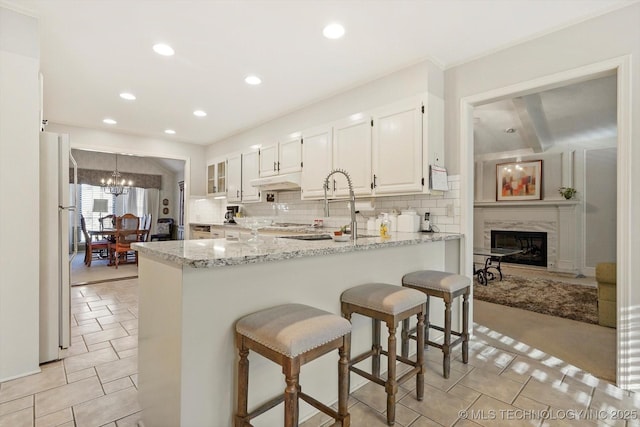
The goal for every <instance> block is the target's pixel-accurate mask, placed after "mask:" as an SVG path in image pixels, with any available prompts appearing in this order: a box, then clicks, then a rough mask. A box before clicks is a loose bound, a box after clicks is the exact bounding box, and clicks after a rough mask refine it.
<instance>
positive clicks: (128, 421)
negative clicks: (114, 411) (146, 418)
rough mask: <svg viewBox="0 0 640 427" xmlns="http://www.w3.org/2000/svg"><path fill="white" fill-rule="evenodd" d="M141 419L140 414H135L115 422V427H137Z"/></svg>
mask: <svg viewBox="0 0 640 427" xmlns="http://www.w3.org/2000/svg"><path fill="white" fill-rule="evenodd" d="M141 417H142V413H141V412H136V413H135V414H133V415H129V416H128V417H124V418H121V419H119V420H117V421H116V426H117V427H138V421H139V420H140V418H141Z"/></svg>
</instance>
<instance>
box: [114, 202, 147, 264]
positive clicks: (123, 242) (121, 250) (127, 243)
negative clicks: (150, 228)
mask: <svg viewBox="0 0 640 427" xmlns="http://www.w3.org/2000/svg"><path fill="white" fill-rule="evenodd" d="M139 235H140V218H139V217H137V216H135V215H134V214H132V213H126V214H124V215H122V216H119V217H116V232H115V236H114V237H115V242H113V243H111V244H110V250H109V252H110V253H111V255H112V256H113V257H114V261H115V264H116V268H118V264H119V263H120V256H121V254H124V258H125V261H126V259H127V253H128V252H131V243H134V242H137V241H138V236H139ZM133 252H134V256H135V260H136V265H137V264H138V252H136V251H133Z"/></svg>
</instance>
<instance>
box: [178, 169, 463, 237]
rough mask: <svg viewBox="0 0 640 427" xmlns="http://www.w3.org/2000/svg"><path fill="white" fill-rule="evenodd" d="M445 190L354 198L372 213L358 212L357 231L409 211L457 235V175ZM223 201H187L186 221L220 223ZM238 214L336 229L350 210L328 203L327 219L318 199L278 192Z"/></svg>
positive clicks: (245, 206)
mask: <svg viewBox="0 0 640 427" xmlns="http://www.w3.org/2000/svg"><path fill="white" fill-rule="evenodd" d="M448 182H449V191H445V192H438V193H439V194H420V195H405V196H389V197H370V198H358V199H357V201H356V203H357V204H358V205H360V204H361V203H360V202H364V203H362V205H367V203H370V205H371V207H372V209H373V210H365V209H367V208H363V209H361V212H360V213H359V214H358V215H357V221H358V229H359V230H365V229H366V228H367V219H369V218H371V217H376V216H377V215H379V214H381V213H383V212H387V213H391V212H393V210H396V211H397V212H398V213H400V211H401V210H403V209H407V208H412V209H414V210H415V211H416V212H418V214H419V215H421V216H423V215H424V213H425V212H429V213H430V214H431V224H432V225H433V226H434V228H436V230H439V231H442V232H451V233H458V232H460V176H459V175H451V176H449V177H448ZM226 205H227V203H226V200H214V199H209V198H197V199H196V198H192V199H191V200H190V222H193V223H220V222H222V221H224V213H225V211H226ZM241 212H242V213H243V215H246V216H270V217H273V218H274V219H275V220H276V221H277V222H291V223H300V224H312V223H313V220H314V219H323V220H324V225H325V227H339V226H342V225H346V224H349V222H350V216H349V215H350V214H349V212H350V210H349V205H348V201H347V200H339V201H330V202H329V214H330V215H329V217H327V218H324V202H323V201H322V200H300V191H279V192H277V193H276V198H275V202H260V203H246V204H241Z"/></svg>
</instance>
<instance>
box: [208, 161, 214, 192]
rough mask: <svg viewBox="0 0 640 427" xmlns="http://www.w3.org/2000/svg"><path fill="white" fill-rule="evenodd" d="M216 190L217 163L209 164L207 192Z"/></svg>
mask: <svg viewBox="0 0 640 427" xmlns="http://www.w3.org/2000/svg"><path fill="white" fill-rule="evenodd" d="M215 192H216V165H215V164H214V165H207V194H214V193H215Z"/></svg>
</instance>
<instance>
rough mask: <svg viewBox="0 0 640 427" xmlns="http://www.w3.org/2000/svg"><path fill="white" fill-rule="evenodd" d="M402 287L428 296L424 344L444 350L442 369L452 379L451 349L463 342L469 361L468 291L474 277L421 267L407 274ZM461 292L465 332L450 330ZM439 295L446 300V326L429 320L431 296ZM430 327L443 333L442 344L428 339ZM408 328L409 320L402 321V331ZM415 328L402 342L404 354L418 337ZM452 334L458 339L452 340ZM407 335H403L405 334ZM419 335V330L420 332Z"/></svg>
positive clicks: (466, 360) (403, 278) (465, 359)
mask: <svg viewBox="0 0 640 427" xmlns="http://www.w3.org/2000/svg"><path fill="white" fill-rule="evenodd" d="M402 286H405V287H408V288H412V289H416V290H419V291H421V292H424V293H425V294H426V295H427V309H426V316H425V317H426V320H425V322H426V324H425V328H424V335H425V336H424V343H425V345H427V346H429V345H430V346H433V347H437V348H439V349H442V353H443V356H442V371H443V375H444V377H445V378H449V373H450V371H451V348H452V347H454V346H456V345H458V344H459V343H460V342H462V362H463V363H468V361H469V292H470V289H471V280H469V278H468V277H466V276H461V275H459V274H453V273H446V272H444V271H436V270H419V271H414V272H413V273H409V274H405V275H404V276H403V277H402ZM460 295H462V298H463V303H462V331H461V332H457V331H452V330H451V302H452V301H453V300H454V299H455V298H456V297H458V296H460ZM430 297H438V298H442V299H443V300H444V307H445V308H444V327H440V326H435V325H432V324H431V322H430V320H429V298H430ZM429 328H431V329H436V330H438V331H441V332H444V341H443V343H442V344H439V343H437V342H434V341H430V340H429ZM404 329H407V330H408V329H409V324H408V322H405V323H403V330H404ZM414 333H415V331H414V330H411V331H409V333H408V334H406V336H407V339H405V340H403V342H402V354H403V355H405V354H407V353H408V348H409V347H408V344H409V339H415V338H416V336H415V335H413V334H414ZM451 335H456V336H457V337H458V338H457V339H456V340H455V341H454V342H451ZM403 336H404V335H403ZM418 337H419V332H418Z"/></svg>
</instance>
